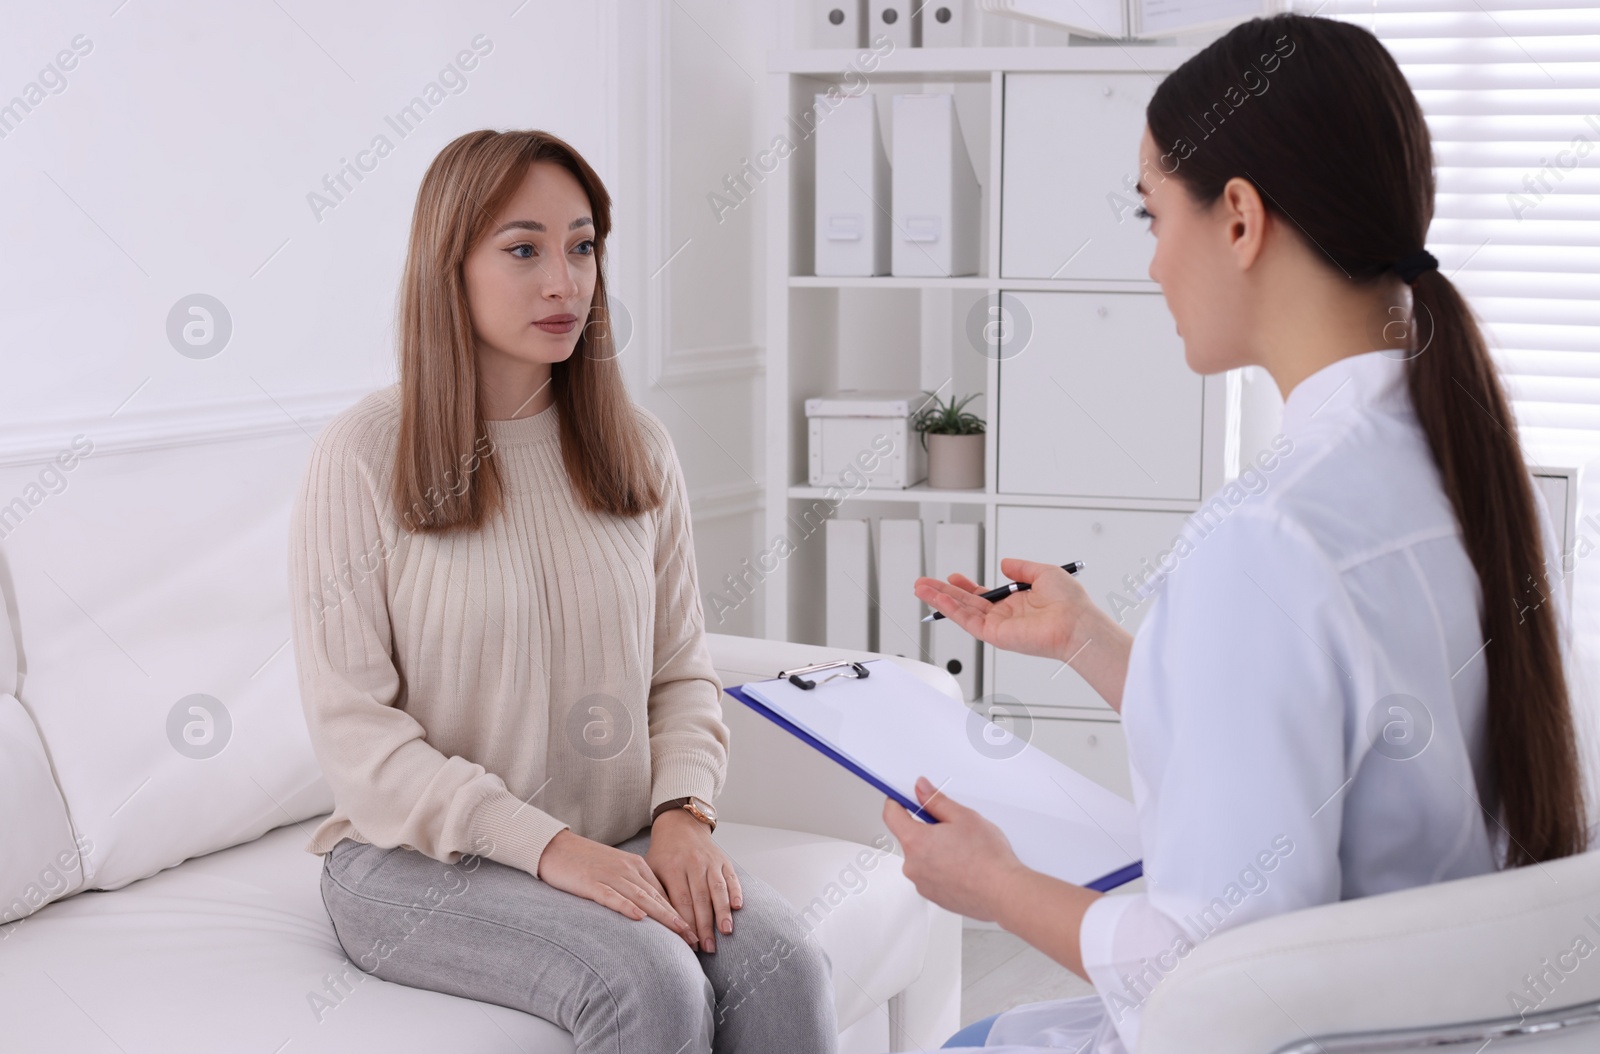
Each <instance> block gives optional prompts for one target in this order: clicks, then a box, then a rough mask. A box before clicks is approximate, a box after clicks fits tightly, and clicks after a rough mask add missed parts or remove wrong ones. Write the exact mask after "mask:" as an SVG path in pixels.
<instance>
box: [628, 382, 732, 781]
mask: <svg viewBox="0 0 1600 1054" xmlns="http://www.w3.org/2000/svg"><path fill="white" fill-rule="evenodd" d="M641 416H643V417H644V418H645V422H644V423H645V428H646V432H647V434H651V433H653V439H654V442H653V443H652V445H653V446H655V447H656V448H657V454H658V461H657V464H658V468H659V471H660V473H661V476H662V478H663V484H664V490H665V496H664V499H663V502H662V505H661V507H660V508H659V509H658V510H657V527H656V552H655V562H656V610H655V629H654V650H653V659H654V669H653V672H652V674H651V677H650V700H649V714H650V808H651V810H652V811H654V809H655V807H656V806H657V805H659V804H661V803H662V802H664V801H670V800H671V799H673V798H682V797H685V796H687V795H691V794H692V795H694V796H696V797H698V798H703V799H705V800H706V801H715V800H716V796H717V794H718V793H720V792H721V790H722V783H723V779H724V777H725V776H726V774H727V766H728V743H729V736H728V728H727V726H726V725H724V724H723V722H722V682H721V681H720V680H719V679H718V677H717V673H716V670H715V668H714V667H713V666H712V663H711V651H710V648H709V647H708V646H707V644H706V634H705V615H704V612H703V611H702V609H701V605H700V589H699V585H698V579H697V577H696V574H695V560H694V538H693V535H692V533H691V528H690V523H689V499H688V495H687V493H686V488H685V486H684V482H683V469H682V466H681V465H679V463H678V455H677V451H676V450H675V449H674V448H673V445H672V440H671V437H670V436H669V435H668V433H667V431H666V428H665V427H664V426H663V425H662V424H661V423H660V422H659V421H658V420H656V419H655V418H654V416H653V415H650V414H648V413H647V412H644V411H641Z"/></svg>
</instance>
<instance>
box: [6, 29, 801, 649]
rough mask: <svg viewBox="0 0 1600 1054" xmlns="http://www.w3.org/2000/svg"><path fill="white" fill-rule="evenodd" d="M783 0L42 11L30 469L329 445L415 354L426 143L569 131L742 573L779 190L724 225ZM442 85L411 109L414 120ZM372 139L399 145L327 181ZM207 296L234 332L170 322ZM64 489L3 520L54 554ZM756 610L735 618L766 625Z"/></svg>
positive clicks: (27, 410) (23, 310)
mask: <svg viewBox="0 0 1600 1054" xmlns="http://www.w3.org/2000/svg"><path fill="white" fill-rule="evenodd" d="M779 9H780V5H778V4H777V3H763V4H753V5H752V4H742V5H741V4H736V3H731V2H724V3H703V2H697V0H689V2H687V3H674V2H672V0H604V2H598V3H585V4H566V3H553V2H550V0H529V2H528V3H525V4H523V5H522V6H520V7H519V6H518V5H517V4H516V3H515V2H514V0H513V2H507V3H493V4H491V3H485V2H469V3H451V4H442V3H437V2H422V0H409V2H405V3H398V4H395V3H379V2H377V0H359V2H349V3H342V4H338V5H325V4H318V3H308V2H305V0H298V2H297V0H284V2H283V3H282V4H281V6H280V5H278V4H245V5H235V4H208V3H202V2H199V0H168V2H166V3H150V2H145V0H140V2H139V3H129V4H126V5H123V6H118V5H117V4H116V3H114V2H113V3H111V4H100V5H90V4H87V3H68V4H59V5H54V6H48V7H47V6H42V5H41V6H28V7H23V6H21V5H14V6H13V8H12V9H11V10H9V11H8V12H7V16H6V27H5V28H6V32H5V33H4V34H3V35H0V107H3V106H4V105H5V102H6V100H8V99H10V98H11V97H12V96H13V95H15V96H18V97H20V98H22V99H23V102H24V103H31V106H30V105H23V104H20V103H19V104H15V105H14V106H13V107H12V109H11V110H9V111H6V110H0V133H3V134H0V187H3V188H4V195H5V198H4V200H5V205H6V207H5V209H4V213H3V214H4V217H5V219H4V223H5V227H4V243H5V246H6V250H7V251H6V252H5V253H4V254H3V255H0V335H3V336H0V465H3V464H10V465H12V466H15V467H17V468H18V469H19V470H20V469H22V468H23V466H24V465H26V464H28V463H37V462H39V461H40V460H41V459H44V458H49V457H51V456H53V455H54V454H55V453H56V452H57V451H59V450H61V449H64V448H66V447H67V446H68V445H69V444H70V443H71V441H72V438H73V437H74V436H77V435H83V436H84V437H86V441H87V442H89V443H92V444H93V445H94V448H95V451H96V453H95V455H93V456H95V457H106V456H109V455H111V454H113V453H115V452H116V451H119V450H136V449H143V448H148V447H151V446H160V445H167V444H171V443H180V444H188V443H195V442H207V441H211V440H215V439H217V438H218V437H222V436H230V435H233V434H234V433H235V432H241V434H246V435H258V434H280V433H281V434H287V435H289V436H291V437H298V438H299V440H300V445H299V449H293V447H292V444H291V448H290V449H289V451H288V452H287V453H286V454H285V456H287V457H291V458H294V459H296V460H297V461H298V462H299V463H301V464H303V461H304V457H305V454H306V453H307V452H308V451H309V449H310V444H311V441H312V440H311V438H310V437H311V435H313V434H315V432H316V431H317V429H318V428H319V427H320V425H321V423H322V422H323V421H324V420H325V419H326V418H327V416H329V415H330V414H332V413H334V412H336V411H337V410H339V409H341V408H342V407H344V406H346V405H349V403H351V402H353V401H354V400H355V399H356V398H358V397H359V396H360V395H361V394H363V393H364V392H366V391H369V390H371V389H373V388H376V387H380V386H383V385H387V384H389V383H391V382H392V381H393V379H394V376H395V366H394V351H393V314H394V306H395V293H396V289H397V285H398V280H399V272H400V267H401V264H402V261H403V258H404V253H405V247H406V238H407V232H408V227H409V220H410V214H411V208H412V204H413V201H414V198H415V194H416V189H417V186H418V183H419V181H420V179H421V176H422V173H423V171H424V170H425V168H426V166H427V165H428V164H429V162H430V161H431V160H432V159H433V157H434V156H435V155H436V154H437V152H438V151H439V149H440V148H441V147H443V146H444V145H445V144H446V143H447V142H449V141H450V140H451V139H453V138H454V137H455V136H457V135H459V134H461V133H462V132H464V131H468V130H471V129H474V128H480V127H493V128H514V127H540V128H545V129H548V130H550V131H553V132H555V133H557V134H559V135H561V136H563V137H564V138H566V139H568V140H569V141H571V142H572V143H574V145H576V146H577V147H578V149H579V150H581V151H582V152H583V153H584V154H585V156H586V157H587V158H588V159H589V161H590V162H591V163H592V164H593V165H594V167H595V168H596V170H597V171H598V172H599V173H600V175H601V177H602V178H603V179H605V181H606V183H607V186H608V188H609V189H610V191H611V193H612V195H613V200H614V203H615V206H616V208H615V220H616V227H615V230H614V233H613V236H612V240H611V244H610V245H609V247H608V249H609V257H610V259H609V278H610V281H611V288H612V290H613V293H614V295H615V296H616V297H617V298H618V299H620V300H621V301H622V303H623V304H624V306H625V307H626V308H627V310H628V311H629V313H630V314H631V315H632V316H633V319H634V323H635V334H634V337H633V340H632V342H631V344H630V346H629V348H628V350H627V351H626V352H625V354H624V365H625V369H626V371H627V375H628V379H629V383H630V386H631V387H632V389H633V391H634V393H635V397H636V398H638V399H639V400H640V401H641V402H643V403H644V404H645V405H646V406H649V407H650V408H651V409H652V410H654V411H655V412H656V413H658V414H659V415H660V416H661V417H662V418H663V419H664V420H666V422H667V424H668V426H669V428H670V429H671V431H672V433H673V436H674V439H675V441H676V442H677V443H678V446H679V450H680V455H681V457H682V459H683V462H684V468H685V473H686V475H687V477H688V480H689V485H690V489H691V494H692V502H693V505H694V508H695V513H696V521H697V522H696V527H697V548H698V550H699V553H700V563H701V565H702V580H703V581H704V582H714V581H715V580H716V579H717V578H718V577H720V575H721V574H722V573H725V571H726V570H729V569H731V567H732V566H733V565H735V564H737V562H738V560H739V559H742V558H743V556H744V555H745V554H746V553H748V552H749V551H751V549H752V546H753V538H754V529H755V523H756V520H757V516H756V513H757V510H758V508H759V495H760V488H759V485H758V482H757V480H756V479H754V478H752V475H751V474H752V473H759V468H758V466H759V465H760V464H761V460H762V459H761V454H760V448H759V446H758V445H757V443H758V437H757V431H758V430H757V422H756V420H755V418H754V416H753V409H754V407H755V405H756V403H757V401H758V399H757V393H758V390H759V383H760V362H761V349H760V348H759V347H758V346H756V344H755V343H754V342H753V334H755V333H756V332H757V327H758V326H759V320H758V319H756V318H754V317H752V312H753V311H754V310H755V309H756V308H757V307H758V302H759V298H758V295H757V293H758V290H759V276H758V275H757V274H756V273H754V271H753V264H754V263H755V261H756V260H757V259H758V258H759V254H758V253H757V252H756V249H755V246H756V244H757V242H756V239H757V237H758V236H759V232H758V229H757V227H756V224H757V223H758V217H759V215H760V209H759V207H758V205H757V204H756V203H755V202H751V203H749V204H747V205H746V206H745V207H742V208H740V209H738V210H736V211H735V212H734V213H733V214H732V215H730V216H728V217H727V218H726V221H725V222H722V223H718V222H716V221H715V219H714V217H713V215H712V212H711V209H710V206H709V204H708V202H707V200H706V196H707V194H708V192H709V191H710V190H711V189H712V188H713V187H714V186H717V185H720V183H721V180H722V176H723V175H724V172H725V170H726V171H731V170H732V169H733V168H735V167H736V166H738V165H739V164H740V161H741V158H743V157H745V156H748V155H749V154H750V153H751V147H750V144H751V143H753V142H754V141H755V138H756V135H755V130H754V127H753V125H754V120H755V114H756V113H757V112H758V106H759V102H758V96H757V95H754V94H752V89H753V87H755V86H753V85H752V83H751V80H750V77H751V76H752V75H753V76H754V77H755V78H757V79H758V80H759V79H761V78H762V76H763V74H762V72H761V71H762V70H763V68H764V55H765V51H766V50H767V49H768V48H769V47H772V46H775V43H774V40H773V31H772V29H771V25H770V23H772V22H773V21H774V20H775V17H776V12H777V11H778V10H779ZM463 53H465V56H464V57H463ZM732 56H737V59H736V60H735V59H733V58H732ZM465 67H470V68H465ZM430 92H432V93H433V94H432V95H431V96H430V94H429V93H430ZM419 97H421V98H422V101H423V103H425V104H427V105H426V106H424V105H421V104H417V105H416V107H415V111H414V112H415V113H417V114H419V115H421V116H420V119H415V120H413V122H412V123H413V127H412V128H410V129H409V130H408V129H405V128H397V127H396V126H395V125H394V124H392V123H391V120H395V119H398V118H399V115H401V114H402V112H403V111H404V110H405V109H406V108H407V107H409V106H412V105H413V100H415V99H418V98H419ZM379 136H382V137H384V139H385V140H386V143H385V144H382V151H383V153H384V155H385V156H381V157H380V156H378V152H377V151H376V150H375V149H374V144H375V140H376V138H377V137H379ZM364 151H371V152H369V153H366V154H364V155H361V154H360V152H364ZM358 155H359V156H360V157H361V159H362V160H363V161H364V163H365V164H366V166H367V167H369V168H370V169H371V170H370V171H368V172H364V173H362V178H361V179H360V180H359V181H357V180H356V179H355V178H354V177H353V176H349V175H347V176H346V177H345V181H346V183H347V184H348V189H346V188H345V187H338V188H337V190H336V191H335V190H330V189H328V186H327V185H326V184H325V180H326V179H329V178H330V177H335V176H336V175H337V174H338V171H339V169H340V168H341V166H342V165H343V163H344V162H346V161H355V160H357V159H358ZM686 243H687V244H686ZM680 247H682V248H684V251H683V252H681V253H680V254H678V255H677V256H676V257H675V258H673V259H672V262H671V263H670V264H669V265H668V266H667V267H665V268H663V267H662V264H663V263H665V262H666V261H667V260H668V258H669V257H672V254H673V253H674V252H675V251H676V250H677V249H679V248H680ZM195 294H202V295H204V296H207V297H211V298H215V299H214V302H213V303H214V305H216V306H214V307H213V308H212V311H213V317H214V318H215V319H216V320H217V328H216V329H215V330H213V332H220V330H221V328H222V327H223V326H226V327H227V328H228V329H230V330H231V332H230V334H229V336H228V337H227V340H226V343H225V344H223V345H222V346H220V348H217V347H215V346H212V347H200V348H194V347H191V346H189V345H186V344H185V345H183V347H184V348H185V350H187V351H188V352H190V354H183V353H180V350H179V347H178V346H175V343H174V340H173V339H172V338H171V337H170V336H169V332H168V331H169V327H170V326H171V325H173V324H174V323H173V322H172V321H171V320H172V319H174V318H175V319H176V320H177V321H176V325H177V326H178V327H179V328H181V327H182V325H183V324H184V323H185V322H193V321H194V320H195V316H193V315H192V314H190V313H188V311H187V306H188V305H187V301H186V298H189V297H191V296H193V295H195ZM179 343H180V344H181V343H182V341H181V339H180V341H179ZM15 478H16V480H17V481H18V482H16V483H15V484H12V483H9V482H8V483H6V484H5V486H4V487H0V504H4V503H8V502H10V501H11V500H12V499H13V498H14V497H18V496H24V495H26V496H27V497H30V498H31V497H33V496H36V495H37V493H38V492H37V491H33V490H28V489H27V481H28V480H29V479H31V478H32V477H31V476H30V475H29V473H28V472H22V473H21V474H20V475H16V476H15ZM83 478H85V477H84V476H83V475H82V474H80V475H79V479H83ZM69 484H70V477H69ZM193 490H194V484H193V482H192V481H189V482H185V481H174V485H173V490H172V495H171V499H170V501H168V502H167V503H166V504H165V505H164V506H163V508H164V510H165V512H164V514H168V515H171V516H173V517H174V518H175V519H181V518H183V516H184V515H185V505H184V503H185V501H186V500H188V496H189V495H191V494H192V493H193ZM61 504H62V503H60V502H56V501H54V500H52V501H49V502H45V503H41V504H40V505H39V506H38V507H37V508H36V509H32V511H31V512H30V514H29V516H28V517H27V522H26V523H25V524H22V525H20V526H18V527H16V529H8V530H6V531H5V532H3V533H6V534H7V535H8V537H7V538H6V540H5V547H6V549H8V550H9V551H10V553H11V555H12V556H13V557H14V558H15V557H23V556H31V555H32V554H33V553H34V552H35V551H34V550H33V549H30V548H27V547H28V546H29V545H30V544H37V545H38V546H40V547H41V548H40V549H39V550H38V553H39V554H40V555H41V556H43V555H46V554H49V553H50V552H51V549H50V539H51V529H50V526H49V524H50V518H51V515H52V508H53V507H55V506H59V505H61ZM105 529H106V530H108V531H114V530H116V529H117V528H116V527H115V525H114V521H113V520H112V519H110V518H108V520H107V523H106V527H105ZM29 534H31V535H32V536H33V537H32V539H31V540H30V539H29V537H28V535H29ZM733 554H737V556H735V557H734V559H733V560H732V561H731V563H730V561H729V560H728V557H729V556H731V555H733ZM61 555H62V556H66V555H67V554H65V553H62V554H61ZM272 570H273V573H276V572H277V569H276V568H273V569H272ZM752 608H753V605H752ZM754 615H755V612H754V611H753V610H751V611H748V612H737V613H735V615H734V616H733V617H732V618H731V619H729V620H728V621H727V622H725V623H724V624H722V625H719V626H716V627H713V628H716V629H721V630H723V631H728V632H745V633H748V632H752V631H753V630H754V628H755V626H754V622H753V619H754Z"/></svg>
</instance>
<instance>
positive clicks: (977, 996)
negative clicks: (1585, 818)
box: [961, 927, 1094, 1026]
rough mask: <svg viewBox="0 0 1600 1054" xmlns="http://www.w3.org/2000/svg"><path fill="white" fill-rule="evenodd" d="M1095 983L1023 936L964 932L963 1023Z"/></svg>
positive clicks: (1080, 991) (1088, 989) (1082, 991)
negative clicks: (1031, 943)
mask: <svg viewBox="0 0 1600 1054" xmlns="http://www.w3.org/2000/svg"><path fill="white" fill-rule="evenodd" d="M1093 993H1094V987H1093V986H1092V985H1090V984H1089V982H1087V981H1085V980H1084V979H1083V978H1081V977H1079V976H1078V975H1077V974H1075V973H1073V972H1072V971H1071V970H1068V969H1067V968H1066V967H1065V966H1062V965H1060V964H1059V963H1057V962H1056V961H1055V960H1053V959H1051V958H1050V957H1049V956H1047V955H1045V954H1044V953H1043V952H1041V951H1039V950H1037V949H1036V948H1033V947H1031V946H1030V945H1028V944H1025V943H1024V942H1023V940H1022V938H1020V937H1017V936H1015V935H1014V934H1010V933H1007V932H1005V931H1004V930H986V929H974V928H972V927H968V928H967V929H966V930H964V931H963V932H962V938H961V1024H962V1025H963V1026H965V1025H969V1024H971V1023H972V1022H974V1021H977V1020H978V1019H980V1018H985V1017H988V1016H989V1015H990V1014H997V1013H999V1012H1000V1011H1002V1010H1009V1009H1010V1008H1011V1007H1014V1006H1018V1005H1020V1004H1022V1003H1036V1002H1038V1001H1039V1000H1041V999H1070V998H1072V997H1073V996H1079V995H1092V994H1093Z"/></svg>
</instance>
